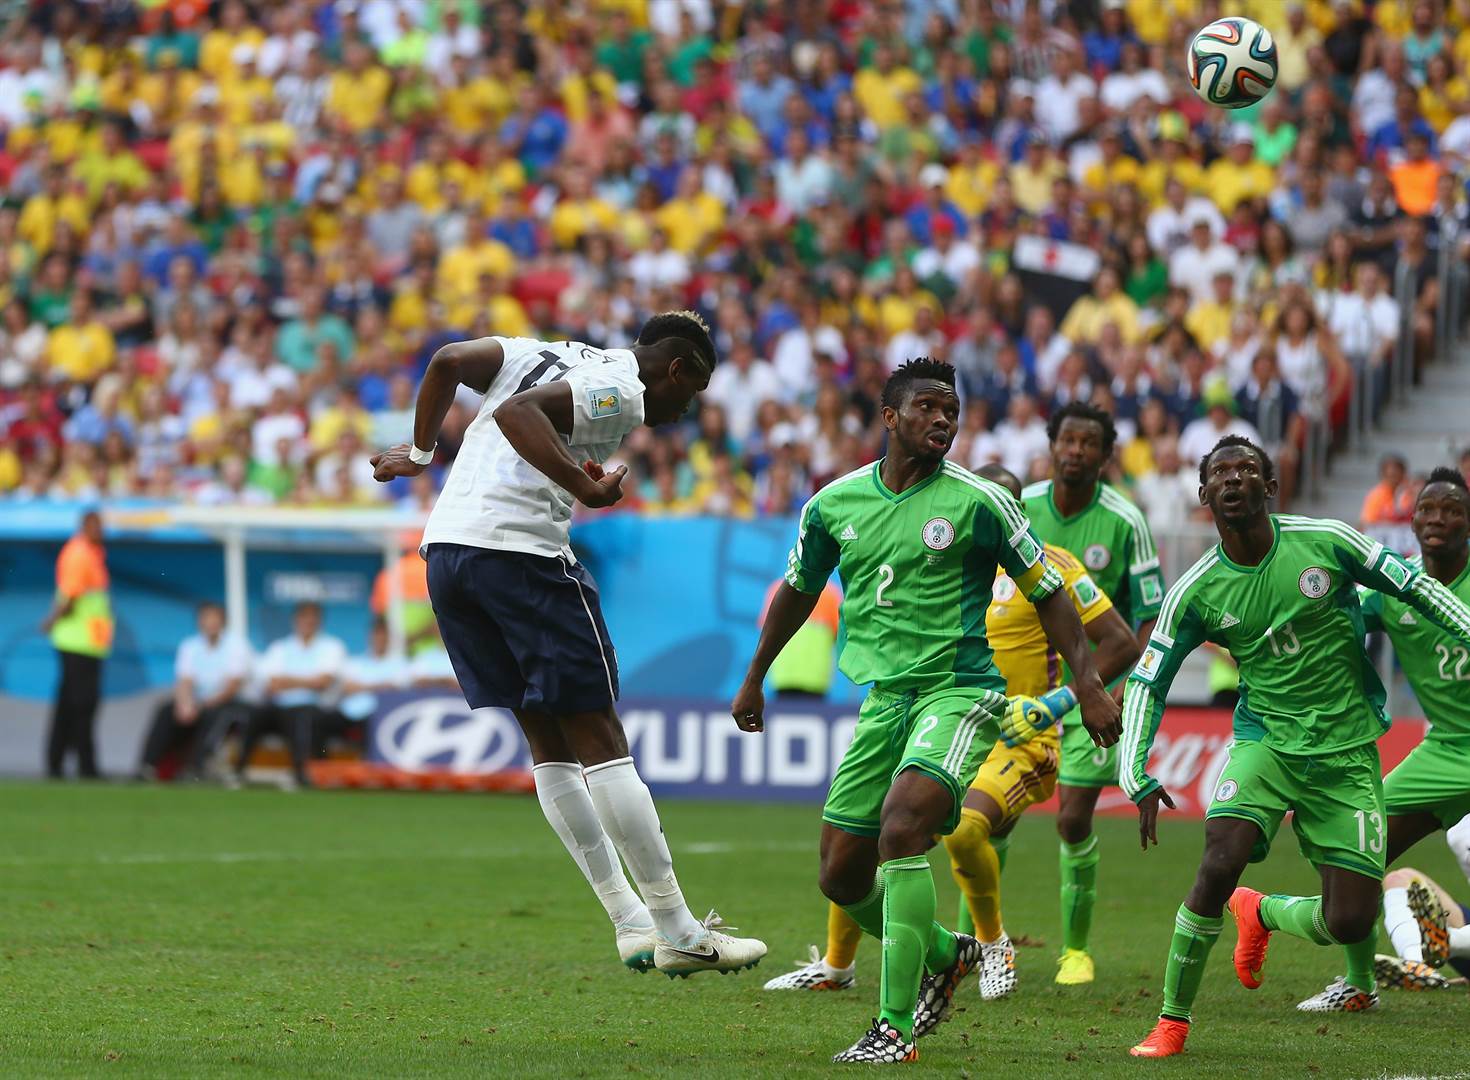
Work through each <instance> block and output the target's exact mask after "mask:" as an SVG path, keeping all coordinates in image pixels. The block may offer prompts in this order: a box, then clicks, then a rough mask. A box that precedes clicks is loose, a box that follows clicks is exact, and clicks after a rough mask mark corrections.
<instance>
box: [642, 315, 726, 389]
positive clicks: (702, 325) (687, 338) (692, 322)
mask: <svg viewBox="0 0 1470 1080" xmlns="http://www.w3.org/2000/svg"><path fill="white" fill-rule="evenodd" d="M669 338H677V339H678V340H680V341H681V342H684V343H685V344H687V345H688V346H689V349H690V351H691V352H692V353H693V354H694V359H696V360H697V361H699V363H700V364H701V365H703V367H704V373H705V374H706V375H713V374H714V371H715V365H716V364H718V363H719V357H718V356H717V355H716V354H715V343H714V340H713V339H712V338H711V337H710V336H709V324H708V323H706V322H705V321H704V319H703V318H701V317H700V315H699V312H697V311H665V312H663V313H662V314H660V315H655V316H654V317H653V318H651V319H649V320H648V321H647V322H646V323H644V324H643V329H642V330H639V331H638V344H639V345H656V344H658V343H659V342H660V341H666V340H668V339H669Z"/></svg>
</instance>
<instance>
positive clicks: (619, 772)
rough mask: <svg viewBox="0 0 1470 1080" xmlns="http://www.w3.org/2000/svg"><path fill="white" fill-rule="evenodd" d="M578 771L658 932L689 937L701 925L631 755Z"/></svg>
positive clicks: (680, 941) (677, 940)
mask: <svg viewBox="0 0 1470 1080" xmlns="http://www.w3.org/2000/svg"><path fill="white" fill-rule="evenodd" d="M582 775H583V776H585V777H586V779H587V791H588V792H589V793H590V794H591V796H592V804H593V805H594V806H595V807H597V816H598V818H600V819H601V821H602V827H603V828H604V829H606V830H607V835H608V836H610V837H612V842H613V843H614V844H616V845H617V849H618V853H619V854H620V855H622V857H623V858H624V859H626V860H627V863H628V869H629V870H630V871H631V872H632V874H633V880H634V881H636V882H637V883H638V891H639V892H640V893H642V894H643V902H644V903H645V904H647V905H648V913H649V914H650V915H651V916H653V925H654V926H656V927H657V928H658V932H659V934H660V936H662V937H663V938H664V939H665V940H667V941H669V942H670V943H672V944H674V945H685V944H688V943H690V942H691V941H693V940H695V938H696V937H697V935H699V934H700V933H702V932H703V930H704V927H703V925H702V924H701V923H700V922H699V920H697V919H696V918H695V917H694V916H693V915H692V914H690V911H689V907H688V905H687V904H685V903H684V894H683V893H682V892H680V891H679V882H678V881H677V880H676V879H675V878H674V860H673V856H671V855H670V854H669V844H668V841H667V840H665V839H664V830H663V826H662V825H660V824H659V820H658V811H657V810H655V809H654V806H653V796H652V795H651V794H650V793H649V791H648V785H646V784H645V783H644V782H643V780H642V778H641V777H640V776H639V775H638V770H637V768H636V767H634V765H633V759H632V758H630V757H625V758H617V759H616V760H614V761H604V762H602V763H601V764H600V765H592V766H589V767H588V768H586V769H584V770H583V771H582Z"/></svg>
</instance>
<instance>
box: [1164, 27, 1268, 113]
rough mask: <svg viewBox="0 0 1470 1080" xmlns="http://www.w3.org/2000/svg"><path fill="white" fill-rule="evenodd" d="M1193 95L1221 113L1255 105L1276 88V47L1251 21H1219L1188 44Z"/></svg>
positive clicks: (1188, 63) (1196, 35) (1266, 31)
mask: <svg viewBox="0 0 1470 1080" xmlns="http://www.w3.org/2000/svg"><path fill="white" fill-rule="evenodd" d="M1186 60H1187V67H1188V70H1189V83H1190V85H1191V86H1193V87H1194V92H1195V93H1196V94H1198V95H1199V96H1200V97H1202V98H1204V99H1205V100H1206V101H1207V102H1209V103H1210V104H1211V105H1218V106H1220V108H1222V109H1242V108H1244V107H1245V106H1247V105H1253V104H1255V103H1256V102H1257V101H1260V100H1261V98H1263V97H1265V96H1266V95H1267V94H1269V93H1270V92H1271V87H1273V86H1275V85H1276V43H1275V42H1274V41H1272V40H1271V31H1269V30H1267V29H1266V28H1265V27H1264V26H1262V25H1261V24H1260V23H1258V22H1255V21H1253V20H1251V19H1242V18H1239V17H1238V16H1232V17H1231V18H1228V19H1217V20H1215V21H1214V22H1212V23H1210V25H1209V26H1206V27H1205V28H1204V29H1203V30H1201V31H1200V32H1199V33H1198V34H1195V35H1194V40H1193V41H1191V42H1190V43H1189V56H1188V57H1187V58H1186Z"/></svg>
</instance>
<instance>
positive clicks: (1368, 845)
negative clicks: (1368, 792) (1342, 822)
mask: <svg viewBox="0 0 1470 1080" xmlns="http://www.w3.org/2000/svg"><path fill="white" fill-rule="evenodd" d="M1353 817H1354V818H1356V819H1357V822H1358V850H1359V851H1364V852H1372V853H1373V854H1374V855H1377V854H1379V853H1380V852H1382V851H1383V815H1382V814H1380V813H1379V812H1378V811H1377V810H1366V811H1365V810H1355V811H1354V812H1353Z"/></svg>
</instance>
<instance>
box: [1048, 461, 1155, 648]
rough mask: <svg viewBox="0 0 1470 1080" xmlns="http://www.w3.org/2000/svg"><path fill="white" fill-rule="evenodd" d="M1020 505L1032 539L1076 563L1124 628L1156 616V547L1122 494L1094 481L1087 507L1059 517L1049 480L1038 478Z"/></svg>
mask: <svg viewBox="0 0 1470 1080" xmlns="http://www.w3.org/2000/svg"><path fill="white" fill-rule="evenodd" d="M1021 504H1022V505H1023V506H1024V507H1025V508H1026V516H1027V517H1029V518H1030V519H1031V527H1032V528H1033V529H1035V530H1036V535H1037V536H1039V537H1041V539H1042V540H1043V541H1044V542H1045V543H1048V544H1055V545H1056V546H1057V547H1061V548H1066V549H1067V550H1068V551H1070V552H1071V553H1072V554H1073V555H1075V556H1077V558H1079V559H1081V560H1082V565H1083V566H1085V567H1087V571H1088V573H1090V574H1091V575H1092V580H1093V581H1095V582H1097V584H1098V587H1099V588H1101V589H1102V591H1103V592H1105V593H1107V594H1108V599H1109V600H1111V601H1112V602H1113V606H1114V607H1115V608H1117V609H1118V612H1119V613H1120V614H1121V615H1122V616H1123V618H1124V620H1125V621H1127V623H1128V625H1129V626H1134V627H1136V626H1138V625H1139V624H1141V623H1145V622H1147V621H1148V620H1149V619H1152V618H1154V617H1155V616H1156V615H1158V613H1159V605H1160V604H1162V603H1163V602H1164V579H1163V576H1162V575H1161V574H1160V572H1159V553H1158V549H1157V548H1155V547H1154V537H1153V533H1151V532H1149V528H1148V522H1147V521H1146V520H1145V519H1144V516H1143V511H1142V510H1140V509H1139V508H1138V507H1137V506H1135V505H1134V504H1133V503H1131V502H1130V501H1129V500H1128V497H1127V496H1125V495H1123V494H1122V493H1121V492H1119V491H1118V490H1117V489H1116V488H1114V487H1112V486H1111V485H1110V484H1104V483H1101V482H1099V483H1098V485H1097V493H1096V494H1095V495H1094V496H1093V497H1092V503H1091V504H1090V505H1089V506H1088V507H1087V509H1085V510H1081V511H1079V512H1077V513H1075V514H1073V515H1072V516H1071V517H1062V515H1061V514H1060V513H1058V512H1057V506H1056V503H1055V502H1054V501H1053V500H1052V482H1051V481H1050V480H1043V481H1042V482H1041V483H1039V484H1032V485H1031V486H1030V487H1028V488H1026V489H1025V490H1024V491H1022V492H1021Z"/></svg>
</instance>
